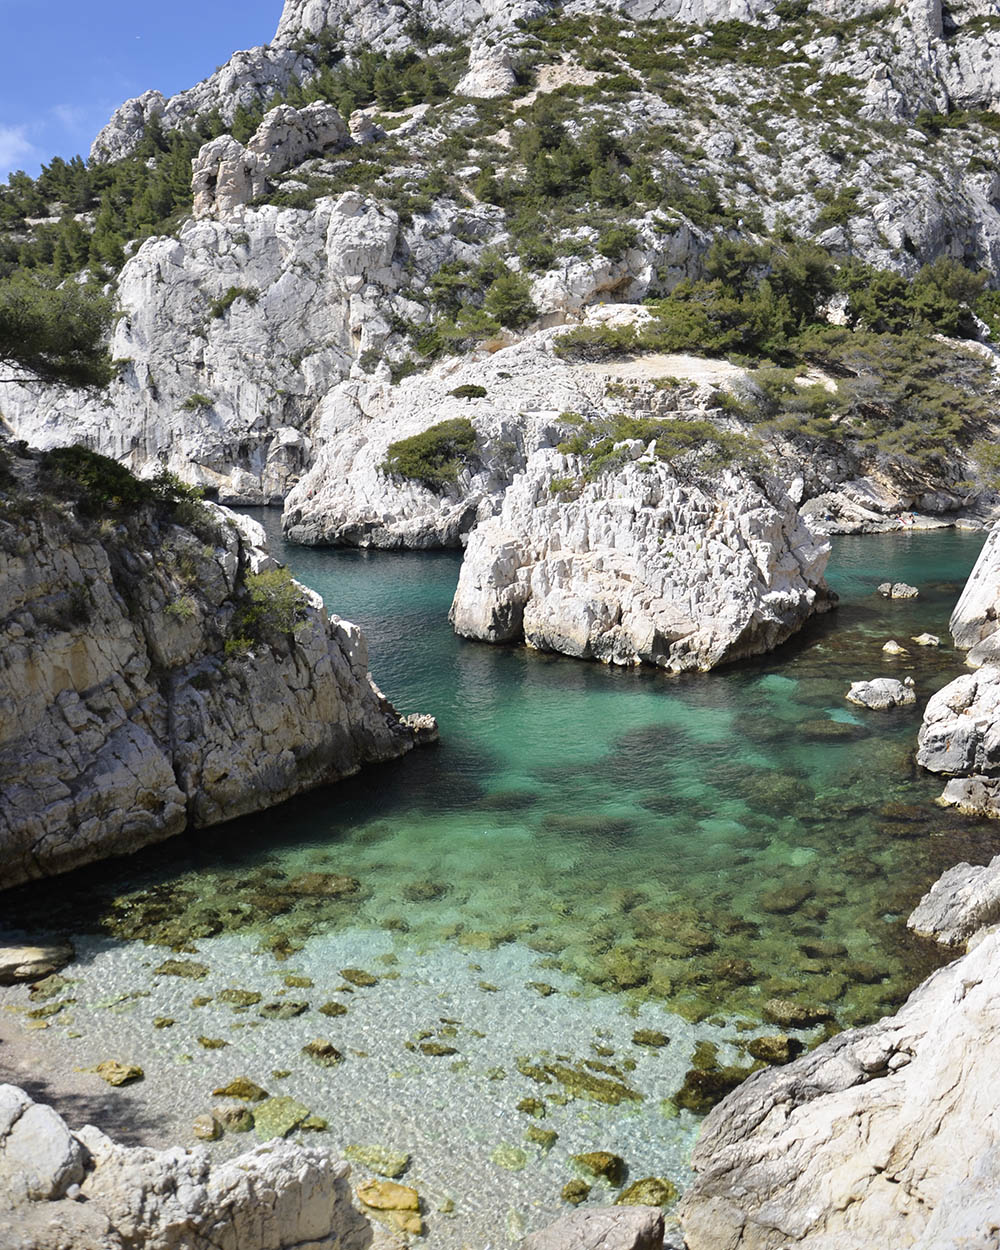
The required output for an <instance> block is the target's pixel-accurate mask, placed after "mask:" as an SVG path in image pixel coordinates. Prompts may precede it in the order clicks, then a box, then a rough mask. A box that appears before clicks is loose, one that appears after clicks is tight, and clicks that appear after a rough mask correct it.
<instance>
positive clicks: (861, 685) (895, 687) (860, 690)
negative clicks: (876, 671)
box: [844, 677, 917, 710]
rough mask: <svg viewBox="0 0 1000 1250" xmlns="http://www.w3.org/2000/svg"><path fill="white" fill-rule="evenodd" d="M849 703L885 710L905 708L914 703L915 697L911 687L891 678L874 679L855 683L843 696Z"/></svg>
mask: <svg viewBox="0 0 1000 1250" xmlns="http://www.w3.org/2000/svg"><path fill="white" fill-rule="evenodd" d="M844 697H845V698H846V699H847V701H848V702H849V703H857V704H858V705H859V706H861V707H867V708H873V709H876V710H885V709H886V708H893V707H905V706H907V705H908V704H911V703H916V701H917V696H916V694H915V693H914V691H913V689H912V686H907V685H904V683H903V682H901V681H896V679H895V678H893V677H876V678H875V680H874V681H855V682H852V683H851V688H850V690H848V692H847V694H846V695H845V696H844Z"/></svg>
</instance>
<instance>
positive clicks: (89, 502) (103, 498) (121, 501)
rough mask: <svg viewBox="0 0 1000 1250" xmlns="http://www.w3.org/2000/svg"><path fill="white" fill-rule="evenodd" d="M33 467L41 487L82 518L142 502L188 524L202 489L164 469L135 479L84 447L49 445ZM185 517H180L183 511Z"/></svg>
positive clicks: (138, 505)
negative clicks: (73, 507) (73, 506)
mask: <svg viewBox="0 0 1000 1250" xmlns="http://www.w3.org/2000/svg"><path fill="white" fill-rule="evenodd" d="M39 471H40V474H41V483H42V486H43V489H45V490H47V491H49V492H50V493H52V494H56V495H59V496H61V497H65V498H69V499H71V500H72V501H73V502H74V503H75V504H76V507H77V509H78V511H79V512H80V513H81V515H83V516H90V517H98V516H107V515H123V514H128V513H133V512H136V511H138V509H140V508H142V507H144V506H146V505H161V506H166V507H169V509H170V511H171V513H172V515H173V517H174V519H175V520H176V521H178V522H179V523H180V524H183V525H189V526H191V524H192V522H193V521H194V520H195V519H196V518H195V517H194V515H193V512H194V510H196V509H197V511H198V512H199V513H200V514H203V515H204V516H207V513H205V510H204V509H202V508H201V506H200V503H199V501H200V499H201V496H202V492H201V491H200V490H199V489H198V487H196V486H188V485H187V484H186V483H185V482H182V481H181V480H180V478H178V477H175V476H174V474H172V473H167V472H166V470H161V471H160V473H158V474H157V475H156V477H153V478H139V477H136V476H135V474H134V473H132V471H131V470H130V469H127V468H126V467H125V466H124V465H123V464H119V463H118V461H117V460H112V459H110V458H109V457H108V456H102V455H101V454H100V453H99V452H96V451H91V450H90V448H89V447H81V446H79V445H77V446H73V447H54V448H52V450H51V451H45V452H42V454H41V456H40V457H39ZM185 509H186V510H188V513H189V514H191V515H182V512H183V511H184V510H185Z"/></svg>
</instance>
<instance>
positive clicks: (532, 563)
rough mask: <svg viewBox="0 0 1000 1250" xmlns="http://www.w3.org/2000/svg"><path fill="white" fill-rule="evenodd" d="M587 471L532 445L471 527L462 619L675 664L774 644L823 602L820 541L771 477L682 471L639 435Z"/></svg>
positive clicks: (501, 634)
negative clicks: (488, 512) (588, 475)
mask: <svg viewBox="0 0 1000 1250" xmlns="http://www.w3.org/2000/svg"><path fill="white" fill-rule="evenodd" d="M622 453H623V455H624V456H625V457H627V458H628V459H629V462H628V463H626V464H625V465H624V467H621V468H620V469H618V470H613V469H609V470H607V471H606V472H604V473H603V474H601V475H600V476H598V477H597V478H596V479H595V480H594V481H591V482H586V481H585V480H584V477H583V473H584V465H583V464H582V463H581V462H580V461H579V460H578V459H577V458H575V457H567V456H563V455H561V454H560V453H559V452H557V451H539V452H536V453H535V454H534V455H533V456H532V457H531V458H530V459H529V460H528V463H527V466H526V468H525V471H524V473H523V474H521V475H520V476H519V477H517V478H516V479H515V482H514V484H513V486H512V487H511V488H510V490H509V491H508V492H507V494H506V496H505V497H504V503H503V508H502V510H501V512H500V514H499V515H498V516H497V517H495V518H493V519H491V520H489V521H486V522H484V523H483V524H481V525H480V526H479V527H478V528H477V529H476V531H475V532H474V533H473V534H472V536H471V537H470V539H469V544H468V547H467V548H466V554H465V560H464V562H463V565H462V571H461V574H460V576H459V582H458V589H457V590H456V592H455V599H454V602H453V604H452V608H451V620H452V622H453V624H454V626H455V629H456V631H457V632H458V633H459V634H462V635H464V636H466V637H470V638H478V639H481V640H483V641H486V642H513V641H521V640H523V641H525V642H526V643H528V645H529V646H532V647H537V648H539V649H541V650H547V651H559V652H562V653H563V654H565V655H572V656H576V657H579V658H585V659H599V660H603V661H605V662H607V663H615V664H639V663H645V664H653V665H657V666H658V667H661V668H667V669H670V670H672V671H675V672H678V671H682V670H685V669H693V668H697V669H709V668H714V667H715V666H716V665H718V664H724V663H727V662H730V661H733V660H737V659H741V658H744V657H746V656H749V655H757V654H760V653H761V652H764V651H769V650H771V649H772V648H773V647H775V646H777V645H778V644H779V643H781V642H783V641H785V639H787V638H788V637H790V636H791V634H793V633H795V631H796V630H797V629H799V628H800V627H801V625H802V624H803V623H804V622H805V621H806V620H807V619H808V618H809V617H810V616H811V615H812V614H813V613H814V612H815V611H817V610H818V609H821V608H824V607H826V606H827V605H828V596H827V591H826V587H825V583H824V582H823V569H824V567H825V565H826V560H827V556H828V554H829V546H828V545H827V544H825V543H821V542H817V541H816V540H815V539H814V537H813V535H812V534H811V533H810V531H809V530H808V529H807V528H806V526H805V525H804V524H803V523H802V522H801V521H800V519H799V517H798V514H797V512H796V511H795V508H794V506H793V505H792V503H791V502H790V501H789V499H788V497H787V496H786V495H785V494H784V492H783V491H782V490H781V489H780V487H779V486H778V485H777V484H776V483H774V484H772V485H770V486H769V487H765V486H762V485H759V484H758V483H756V482H755V481H753V480H752V479H750V478H749V477H748V476H746V475H745V474H743V473H740V472H737V471H732V470H726V471H724V472H722V473H721V474H719V475H718V476H717V478H716V480H715V482H714V483H713V484H712V485H711V486H709V485H707V484H706V483H705V482H704V481H701V482H699V481H697V479H695V480H687V481H686V480H685V477H686V476H687V475H686V474H683V473H678V472H675V471H674V470H673V469H672V468H671V467H670V466H669V465H668V464H665V463H663V462H661V461H658V460H657V459H656V458H655V455H649V454H648V453H647V451H646V449H645V448H644V447H643V445H642V444H634V445H631V446H623V449H622Z"/></svg>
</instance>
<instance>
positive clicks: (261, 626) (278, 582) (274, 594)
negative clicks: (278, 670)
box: [226, 568, 307, 655]
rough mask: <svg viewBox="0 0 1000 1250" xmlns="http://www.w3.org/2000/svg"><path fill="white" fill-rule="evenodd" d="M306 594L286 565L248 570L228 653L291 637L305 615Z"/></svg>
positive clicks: (235, 652) (231, 628) (227, 648)
mask: <svg viewBox="0 0 1000 1250" xmlns="http://www.w3.org/2000/svg"><path fill="white" fill-rule="evenodd" d="M306 605H307V600H306V597H305V595H304V593H303V591H302V587H301V586H299V585H298V584H297V583H296V582H295V581H293V580H292V575H291V573H289V571H288V569H286V568H277V569H267V570H266V571H265V572H263V573H248V574H247V575H246V577H245V579H244V582H243V594H242V596H241V598H240V601H239V603H238V605H237V610H236V612H235V613H234V614H233V619H232V622H231V624H230V629H229V638H228V640H227V642H226V654H227V655H234V654H235V655H239V654H242V653H244V652H246V651H248V650H250V649H251V648H252V646H253V645H254V644H255V643H264V642H268V641H270V640H272V639H273V638H275V637H288V636H290V635H292V634H294V633H295V630H296V628H297V627H298V626H299V625H301V624H302V622H303V620H304V619H305V608H306Z"/></svg>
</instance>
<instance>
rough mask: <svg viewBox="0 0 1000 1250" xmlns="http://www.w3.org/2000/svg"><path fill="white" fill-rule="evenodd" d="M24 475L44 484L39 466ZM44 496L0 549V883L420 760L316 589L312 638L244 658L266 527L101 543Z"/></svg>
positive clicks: (203, 524) (359, 641)
mask: <svg viewBox="0 0 1000 1250" xmlns="http://www.w3.org/2000/svg"><path fill="white" fill-rule="evenodd" d="M19 463H21V464H22V465H24V466H25V472H26V473H28V474H29V478H30V474H31V473H32V472H33V471H34V465H35V462H34V461H20V462H19ZM33 480H34V479H33V478H30V480H29V483H28V485H25V486H24V487H23V488H18V489H23V490H24V491H26V492H29V493H30V490H31V489H34V488H33V487H30V481H33ZM19 497H20V496H19ZM33 498H36V504H35V506H33V507H25V508H23V509H21V511H20V512H19V513H18V514H17V518H16V523H15V524H13V525H8V527H7V531H6V540H5V541H4V542H3V543H2V545H0V603H2V604H3V609H2V616H0V640H2V647H0V774H2V775H3V777H4V785H3V787H2V788H0V849H2V860H3V867H2V870H0V885H2V886H9V885H13V884H15V883H16V882H19V881H23V880H26V879H29V878H32V877H38V876H41V875H45V874H50V873H54V872H62V871H66V870H67V869H69V868H73V867H76V866H77V865H79V864H82V863H86V862H88V861H90V860H94V859H98V858H101V857H103V856H106V855H111V854H122V853H125V852H128V851H133V850H135V849H137V848H138V847H140V846H144V845H146V844H148V843H150V842H155V841H159V840H162V839H163V838H166V837H170V836H171V835H172V834H174V833H178V832H180V831H181V830H182V829H184V828H185V827H187V826H189V825H191V826H194V827H204V826H207V825H212V824H217V823H219V822H220V821H223V820H228V819H231V818H232V817H234V816H237V815H241V814H243V813H246V812H249V811H254V810H259V809H260V808H262V807H267V806H270V805H271V804H273V803H277V802H280V801H281V800H283V799H285V798H288V797H290V796H291V795H292V794H295V793H297V792H299V791H301V790H303V789H305V788H308V787H309V786H313V785H318V784H322V783H324V782H327V781H333V780H336V779H338V778H340V777H345V776H348V775H350V774H352V773H354V772H356V771H357V770H358V768H359V767H360V766H361V765H362V764H363V763H366V762H368V761H375V760H384V759H388V758H392V757H394V756H397V755H400V754H403V753H404V752H405V751H407V750H409V749H410V747H411V746H412V744H413V741H414V736H413V734H412V733H411V732H409V731H407V730H405V729H403V728H402V727H401V726H400V725H399V722H398V719H397V717H396V715H395V712H394V711H393V710H392V709H391V707H390V705H389V704H387V703H386V701H385V700H384V698H383V697H382V696H381V694H380V693H379V692H378V691H377V689H376V688H375V687H374V686H373V684H372V682H371V680H370V678H369V676H368V655H367V646H366V643H365V640H364V637H363V635H362V634H361V631H360V630H358V629H357V627H356V626H353V625H351V624H349V623H348V622H344V621H340V620H339V619H338V618H336V617H332V618H330V620H329V621H328V620H327V618H326V614H325V613H324V611H323V610H322V601H321V600H320V598H319V596H318V595H315V594H314V593H313V592H311V591H307V590H305V589H302V590H301V592H300V606H299V608H298V609H297V614H298V618H299V621H298V623H297V624H296V628H295V631H294V634H288V635H286V636H283V637H284V641H281V640H280V639H277V638H275V639H274V640H272V642H268V643H261V644H259V645H256V646H255V647H254V648H253V652H252V654H248V655H240V654H235V655H233V654H230V655H227V654H226V651H225V644H226V637H227V630H228V627H229V625H230V623H231V622H232V617H233V612H234V610H235V608H234V602H233V598H232V596H233V593H234V591H236V590H237V589H238V582H239V581H241V580H242V578H243V577H244V575H245V573H248V572H250V571H252V570H254V569H258V570H261V569H266V568H267V567H268V565H269V563H270V564H272V565H273V562H272V561H270V557H269V556H268V555H267V553H266V552H265V551H264V549H263V547H262V546H261V545H260V544H262V542H263V532H262V531H261V530H260V527H259V526H257V525H256V523H254V522H247V521H245V520H242V519H241V520H239V521H237V519H236V518H235V517H233V516H232V515H230V514H227V513H225V512H224V511H222V510H220V509H213V508H212V507H210V506H206V507H205V509H204V512H203V513H202V514H201V519H200V520H199V521H197V522H196V524H197V525H198V526H199V527H200V528H199V533H198V534H195V533H194V532H192V530H191V529H189V528H186V527H184V526H182V525H178V524H175V523H173V522H172V521H170V520H169V519H168V518H165V517H159V516H158V514H155V513H152V512H146V511H141V510H140V511H139V512H137V513H136V514H135V515H134V516H133V517H131V518H127V519H123V521H122V523H121V524H120V525H112V526H110V527H107V526H106V527H104V528H101V527H100V526H99V525H98V524H97V523H92V524H90V525H87V524H81V523H78V522H77V521H71V520H69V519H67V517H66V515H65V514H63V513H60V512H59V511H58V509H56V508H54V507H52V506H51V505H49V506H44V505H42V504H40V503H37V497H34V496H33ZM182 570H185V571H182Z"/></svg>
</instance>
